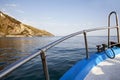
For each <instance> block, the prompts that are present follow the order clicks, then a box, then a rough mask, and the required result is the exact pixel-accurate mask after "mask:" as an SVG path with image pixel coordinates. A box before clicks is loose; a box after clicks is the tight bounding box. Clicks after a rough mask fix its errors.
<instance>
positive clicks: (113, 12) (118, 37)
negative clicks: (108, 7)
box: [108, 11, 120, 47]
mask: <svg viewBox="0 0 120 80" xmlns="http://www.w3.org/2000/svg"><path fill="white" fill-rule="evenodd" d="M112 14H115V18H116V27H117V28H116V29H117V40H118V43H120V36H119V35H120V34H119V23H118V16H117V13H116V12H115V11H112V12H111V13H110V14H109V16H108V47H109V46H110V17H111V15H112Z"/></svg>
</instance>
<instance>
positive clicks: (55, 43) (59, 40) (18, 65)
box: [0, 25, 119, 80]
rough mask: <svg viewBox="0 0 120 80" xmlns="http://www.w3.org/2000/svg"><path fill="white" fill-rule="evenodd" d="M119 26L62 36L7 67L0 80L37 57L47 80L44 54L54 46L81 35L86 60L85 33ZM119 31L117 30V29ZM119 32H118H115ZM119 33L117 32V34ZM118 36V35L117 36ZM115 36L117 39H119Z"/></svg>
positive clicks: (0, 74) (86, 44) (103, 28)
mask: <svg viewBox="0 0 120 80" xmlns="http://www.w3.org/2000/svg"><path fill="white" fill-rule="evenodd" d="M118 27H119V26H118V25H117V26H115V27H99V28H93V29H86V30H83V31H78V32H76V33H72V34H70V35H67V36H64V37H62V38H60V39H58V40H56V41H54V42H52V43H50V44H48V45H46V46H44V47H42V48H40V49H39V51H37V52H36V53H33V54H30V55H28V56H25V57H23V58H22V59H20V60H18V61H16V62H15V63H13V64H11V65H9V66H7V67H6V68H5V69H3V70H1V71H0V79H2V78H3V77H5V76H6V75H7V74H9V73H10V72H12V71H14V70H15V69H16V68H18V67H20V66H21V65H23V64H25V63H26V62H28V61H29V60H31V59H33V58H35V57H36V56H38V55H41V59H42V64H43V70H44V74H45V78H46V80H49V72H48V68H47V62H46V54H45V52H46V51H47V50H48V49H50V48H52V47H54V46H55V45H57V44H59V43H61V42H63V41H65V40H67V39H69V38H72V37H74V36H77V35H80V34H83V35H84V40H85V48H86V58H87V59H88V58H89V54H88V43H87V33H88V32H93V31H98V30H106V29H114V28H118ZM118 29H119V28H118ZM117 31H119V30H117ZM117 33H119V32H117ZM117 35H118V36H119V34H117ZM118 36H117V38H119V37H118Z"/></svg>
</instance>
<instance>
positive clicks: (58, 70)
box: [0, 36, 116, 80]
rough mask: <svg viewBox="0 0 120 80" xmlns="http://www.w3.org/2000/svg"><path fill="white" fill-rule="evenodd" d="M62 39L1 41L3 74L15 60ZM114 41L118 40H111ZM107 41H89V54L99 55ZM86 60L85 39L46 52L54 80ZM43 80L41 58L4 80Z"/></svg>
mask: <svg viewBox="0 0 120 80" xmlns="http://www.w3.org/2000/svg"><path fill="white" fill-rule="evenodd" d="M59 38H60V37H34V38H29V37H28V38H0V70H2V69H4V68H5V67H6V66H8V65H10V64H11V63H13V62H15V61H16V60H18V59H20V58H22V57H24V56H27V55H29V54H31V53H34V52H36V51H38V49H40V48H41V47H43V46H45V45H46V44H48V43H50V42H53V41H55V40H57V39H59ZM112 39H113V40H114V39H116V38H115V37H112ZM106 40H107V37H88V42H89V44H88V46H89V53H94V52H96V45H97V44H100V43H107V41H106ZM83 58H85V48H84V40H83V37H80V36H77V37H74V38H71V39H69V40H67V41H64V42H63V43H60V44H59V45H57V46H55V47H53V48H51V49H50V50H48V51H47V62H48V68H49V73H50V78H51V79H52V80H58V79H59V78H60V77H61V76H62V75H63V74H64V73H65V72H66V71H67V70H68V69H69V68H70V67H72V66H73V65H74V64H75V63H76V62H77V61H79V60H81V59H83ZM38 79H39V80H44V73H43V70H42V63H41V59H40V56H38V57H36V58H34V59H32V60H31V61H29V62H27V63H26V64H24V65H22V66H21V67H20V68H18V69H17V70H15V71H13V72H12V73H11V74H10V75H8V76H7V77H6V78H5V80H38Z"/></svg>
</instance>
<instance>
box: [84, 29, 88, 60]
mask: <svg viewBox="0 0 120 80" xmlns="http://www.w3.org/2000/svg"><path fill="white" fill-rule="evenodd" d="M83 34H84V40H85V49H86V59H88V58H89V54H88V44H87V36H86V31H83Z"/></svg>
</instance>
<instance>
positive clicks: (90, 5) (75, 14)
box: [0, 0, 120, 36]
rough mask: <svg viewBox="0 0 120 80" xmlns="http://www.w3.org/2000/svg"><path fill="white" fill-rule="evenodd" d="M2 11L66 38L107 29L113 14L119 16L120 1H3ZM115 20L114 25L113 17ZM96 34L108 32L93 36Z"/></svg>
mask: <svg viewBox="0 0 120 80" xmlns="http://www.w3.org/2000/svg"><path fill="white" fill-rule="evenodd" d="M0 11H2V12H4V13H6V14H8V15H10V16H12V17H14V18H16V19H17V20H19V21H21V22H23V23H25V24H28V25H31V26H34V27H36V28H39V29H43V30H47V31H49V32H51V33H53V34H54V35H56V36H63V35H68V34H71V33H73V32H77V31H81V30H84V29H89V28H95V27H103V26H107V19H108V14H109V13H110V12H111V11H116V12H117V13H118V15H120V0H0ZM119 18H120V17H119ZM112 19H113V21H112V25H114V20H115V19H114V16H112ZM113 33H115V31H113ZM113 33H112V34H113ZM94 34H97V35H99V34H102V35H104V34H105V33H104V32H101V33H100V32H99V33H91V35H94Z"/></svg>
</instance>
